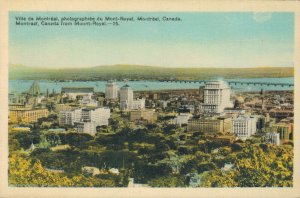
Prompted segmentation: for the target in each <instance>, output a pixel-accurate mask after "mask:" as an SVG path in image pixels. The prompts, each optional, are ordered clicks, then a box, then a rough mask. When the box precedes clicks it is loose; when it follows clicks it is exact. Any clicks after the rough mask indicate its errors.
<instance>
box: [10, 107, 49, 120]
mask: <svg viewBox="0 0 300 198" xmlns="http://www.w3.org/2000/svg"><path fill="white" fill-rule="evenodd" d="M48 115H49V111H48V109H46V108H40V109H35V108H34V109H14V110H9V120H10V122H12V123H20V122H24V123H33V122H37V121H38V119H39V118H43V117H48Z"/></svg>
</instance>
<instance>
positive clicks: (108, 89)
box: [105, 81, 119, 99]
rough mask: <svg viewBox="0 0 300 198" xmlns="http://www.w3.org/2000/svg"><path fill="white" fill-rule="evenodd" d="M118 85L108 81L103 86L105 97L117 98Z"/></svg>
mask: <svg viewBox="0 0 300 198" xmlns="http://www.w3.org/2000/svg"><path fill="white" fill-rule="evenodd" d="M118 91H119V87H118V85H117V83H115V82H113V81H108V82H107V83H106V86H105V98H106V99H117V98H118Z"/></svg>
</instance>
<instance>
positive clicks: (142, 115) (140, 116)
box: [130, 109, 157, 123]
mask: <svg viewBox="0 0 300 198" xmlns="http://www.w3.org/2000/svg"><path fill="white" fill-rule="evenodd" d="M136 120H147V121H148V122H149V123H153V122H155V121H156V120H157V114H156V112H155V111H154V110H153V109H141V110H133V111H130V121H132V122H133V121H136Z"/></svg>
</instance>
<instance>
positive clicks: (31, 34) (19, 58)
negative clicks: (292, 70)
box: [9, 12, 294, 68]
mask: <svg viewBox="0 0 300 198" xmlns="http://www.w3.org/2000/svg"><path fill="white" fill-rule="evenodd" d="M62 15H64V16H102V17H103V16H124V17H130V16H133V17H137V16H145V17H147V16H149V17H150V16H158V17H163V16H167V17H180V18H181V19H182V21H181V22H157V23H156V22H151V23H150V22H138V23H137V22H134V23H130V22H128V23H122V24H121V25H120V26H117V27H115V26H109V27H93V26H92V27H76V26H72V27H62V26H58V27H56V26H47V27H46V26H44V27H38V28H37V27H31V26H22V27H20V26H16V25H15V24H14V22H15V21H14V17H15V16H62ZM20 30H22V31H20ZM175 30H176V31H175ZM9 36H10V39H9V43H10V45H9V46H10V48H9V54H10V59H9V61H10V63H11V64H22V65H27V66H34V67H49V68H58V67H65V68H82V67H84V68H86V67H94V66H101V65H116V64H129V65H150V66H163V67H194V68H195V67H196V68H197V67H199V68H201V67H226V68H229V67H240V68H245V67H271V66H275V67H278V66H281V67H292V66H293V53H294V15H293V13H287V12H281V13H253V12H243V13H241V12H240V13H238V12H236V13H233V12H230V13H213V12H209V13H195V12H191V13H176V12H170V13H163V12H160V13H158V12H155V13H152V12H150V13H126V12H102V13H101V12H80V13H78V12H77V13H76V12H69V13H65V12H61V13H59V12H48V13H46V14H45V13H38V12H26V13H25V12H11V13H10V32H9ZM45 57H47V58H45ZM175 57H176V58H175ZM58 60H59V61H58Z"/></svg>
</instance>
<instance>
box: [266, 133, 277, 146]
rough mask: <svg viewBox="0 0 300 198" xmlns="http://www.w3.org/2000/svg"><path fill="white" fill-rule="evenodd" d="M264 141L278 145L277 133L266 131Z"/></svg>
mask: <svg viewBox="0 0 300 198" xmlns="http://www.w3.org/2000/svg"><path fill="white" fill-rule="evenodd" d="M266 141H267V142H268V143H270V144H274V145H276V146H279V145H280V138H279V133H266Z"/></svg>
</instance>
